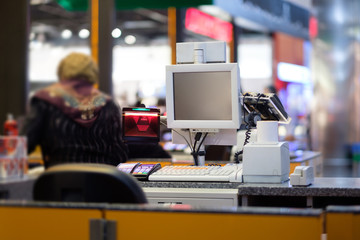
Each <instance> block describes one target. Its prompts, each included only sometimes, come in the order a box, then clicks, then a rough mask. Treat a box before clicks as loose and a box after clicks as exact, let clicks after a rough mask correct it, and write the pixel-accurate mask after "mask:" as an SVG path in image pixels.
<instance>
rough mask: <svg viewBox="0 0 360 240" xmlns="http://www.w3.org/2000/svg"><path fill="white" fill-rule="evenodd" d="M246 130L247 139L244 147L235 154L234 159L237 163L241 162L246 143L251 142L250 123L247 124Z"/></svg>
mask: <svg viewBox="0 0 360 240" xmlns="http://www.w3.org/2000/svg"><path fill="white" fill-rule="evenodd" d="M246 129H247V130H246V132H245V140H244V145H243V148H242V149H241V150H240V151H237V152H236V153H235V154H234V161H235V163H239V162H240V161H239V156H240V155H242V154H243V152H244V146H245V145H246V144H248V143H249V140H250V137H251V127H250V126H249V125H246Z"/></svg>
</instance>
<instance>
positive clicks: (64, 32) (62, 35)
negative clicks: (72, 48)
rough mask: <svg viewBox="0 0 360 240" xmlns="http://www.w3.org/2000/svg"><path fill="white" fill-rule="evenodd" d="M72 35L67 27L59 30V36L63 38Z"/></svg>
mask: <svg viewBox="0 0 360 240" xmlns="http://www.w3.org/2000/svg"><path fill="white" fill-rule="evenodd" d="M71 36H72V32H71V31H70V30H69V29H65V30H64V31H62V32H61V37H62V38H63V39H69V38H71Z"/></svg>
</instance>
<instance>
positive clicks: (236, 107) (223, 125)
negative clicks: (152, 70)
mask: <svg viewBox="0 0 360 240" xmlns="http://www.w3.org/2000/svg"><path fill="white" fill-rule="evenodd" d="M186 72H230V76H231V104H232V106H231V113H232V119H231V120H176V119H175V118H174V115H175V113H174V91H173V86H174V85H173V84H174V83H173V82H174V79H173V78H174V77H173V76H174V73H186ZM239 76H240V74H239V67H238V64H237V63H207V64H179V65H170V66H166V112H167V126H168V128H180V129H195V128H196V129H239V127H240V123H241V116H240V114H241V108H240V96H241V94H240V77H239ZM205 107H209V106H205Z"/></svg>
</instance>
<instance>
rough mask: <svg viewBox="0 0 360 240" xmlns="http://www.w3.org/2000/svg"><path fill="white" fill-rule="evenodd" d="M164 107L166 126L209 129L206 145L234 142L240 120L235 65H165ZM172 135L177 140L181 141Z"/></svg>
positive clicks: (237, 69)
mask: <svg viewBox="0 0 360 240" xmlns="http://www.w3.org/2000/svg"><path fill="white" fill-rule="evenodd" d="M166 110H167V126H168V128H171V129H179V130H182V131H183V130H184V129H189V130H190V131H191V132H192V133H194V132H209V133H210V134H209V135H208V137H207V138H206V140H205V142H204V144H207V145H234V144H236V130H237V129H238V128H239V127H240V123H241V107H240V80H239V68H238V64H236V63H213V64H212V63H207V64H178V65H171V66H167V67H166ZM185 135H186V134H185ZM226 135H229V136H230V138H226ZM173 136H174V137H175V141H176V139H178V140H179V141H180V142H177V143H181V142H182V141H183V140H181V138H176V135H175V134H173ZM219 136H220V137H219ZM174 137H173V142H174Z"/></svg>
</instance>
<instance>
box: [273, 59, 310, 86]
mask: <svg viewBox="0 0 360 240" xmlns="http://www.w3.org/2000/svg"><path fill="white" fill-rule="evenodd" d="M277 74H278V78H279V79H280V80H281V81H283V82H296V83H303V84H307V83H310V73H309V69H308V68H307V67H304V66H300V65H295V64H290V63H284V62H280V63H279V64H278V66H277Z"/></svg>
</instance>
